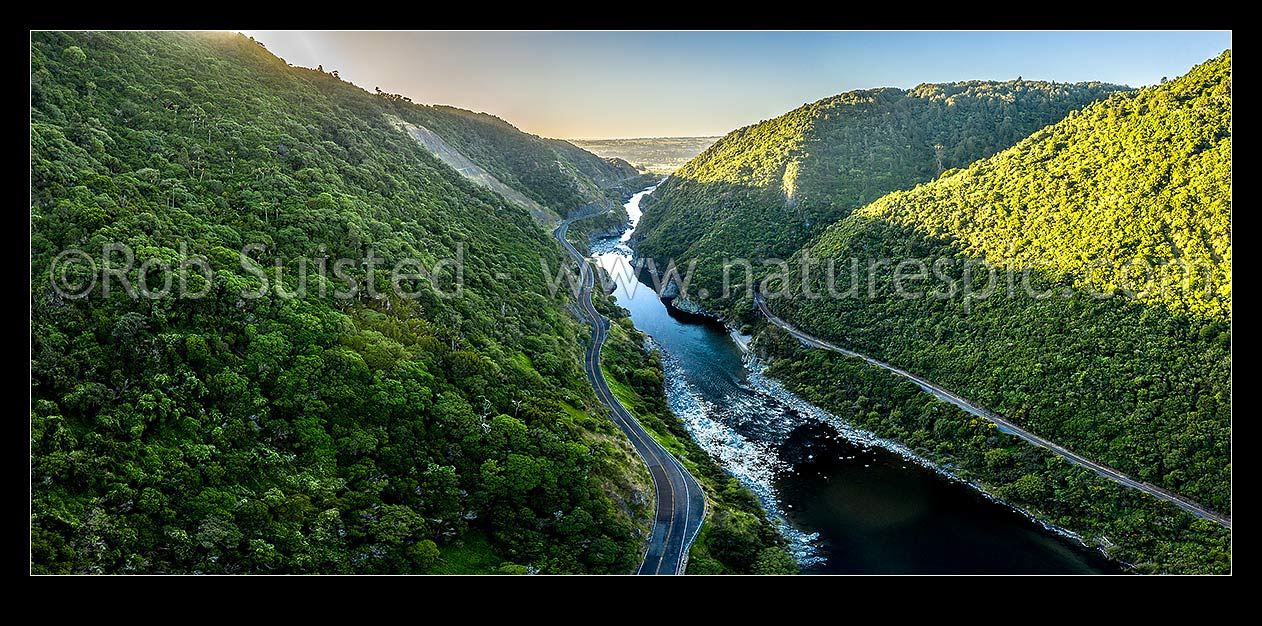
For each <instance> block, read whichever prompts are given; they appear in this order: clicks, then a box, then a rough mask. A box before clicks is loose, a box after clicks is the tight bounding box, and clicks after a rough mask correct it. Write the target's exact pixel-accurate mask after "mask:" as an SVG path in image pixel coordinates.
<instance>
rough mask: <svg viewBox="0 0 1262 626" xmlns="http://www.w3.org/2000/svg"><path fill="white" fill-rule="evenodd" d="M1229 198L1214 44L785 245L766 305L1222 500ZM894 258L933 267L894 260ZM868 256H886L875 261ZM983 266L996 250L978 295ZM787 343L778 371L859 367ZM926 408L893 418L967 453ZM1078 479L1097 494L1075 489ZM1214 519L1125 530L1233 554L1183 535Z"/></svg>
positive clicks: (1227, 95) (1127, 465)
mask: <svg viewBox="0 0 1262 626" xmlns="http://www.w3.org/2000/svg"><path fill="white" fill-rule="evenodd" d="M1230 220H1231V55H1230V52H1225V53H1223V55H1222V56H1220V57H1218V58H1217V59H1213V60H1210V61H1208V62H1206V63H1204V64H1202V65H1200V66H1198V67H1196V68H1194V69H1192V71H1191V72H1189V73H1188V74H1187V75H1186V76H1183V77H1181V78H1179V79H1176V80H1173V81H1170V82H1168V83H1165V84H1162V85H1159V86H1154V87H1150V88H1146V89H1142V90H1139V91H1136V92H1130V93H1119V94H1114V95H1112V96H1110V97H1109V98H1108V99H1107V100H1104V101H1102V102H1099V103H1096V104H1092V105H1090V106H1088V107H1086V108H1084V109H1083V110H1082V111H1079V112H1075V113H1073V114H1071V115H1070V116H1069V117H1068V118H1066V119H1065V120H1064V121H1062V122H1060V123H1057V124H1055V125H1052V126H1050V127H1048V128H1045V129H1043V130H1040V131H1039V132H1037V133H1034V134H1033V135H1032V136H1031V137H1029V138H1027V139H1025V140H1023V141H1021V142H1020V143H1019V144H1018V145H1016V146H1015V147H1013V148H1012V149H1009V150H1006V151H1004V152H1001V153H999V154H997V155H995V156H994V157H992V158H990V159H986V160H983V161H979V162H977V163H974V164H973V165H971V166H969V167H968V168H967V169H964V170H962V171H959V172H955V173H952V174H949V175H947V176H943V177H941V178H940V179H938V180H936V181H933V182H931V183H927V184H924V185H921V186H918V187H916V188H915V189H912V190H910V191H904V192H897V193H893V194H890V195H888V196H885V197H883V198H881V199H880V200H878V201H876V202H874V203H872V204H870V205H868V206H866V207H864V208H862V209H861V210H859V211H857V212H855V213H853V214H852V215H850V216H849V217H847V218H845V219H843V220H841V221H839V222H837V223H836V224H834V225H833V226H831V227H830V228H829V229H828V230H827V232H825V233H824V234H823V236H822V237H820V238H819V239H818V240H816V241H815V242H813V243H812V244H811V245H810V246H808V247H806V248H805V249H804V250H802V251H801V252H799V253H798V255H797V257H796V258H795V259H794V262H793V263H791V264H790V266H791V267H793V268H794V275H793V277H792V278H791V279H790V280H788V281H785V283H784V284H783V285H779V286H777V289H776V290H779V287H785V289H784V294H782V295H781V297H778V298H773V299H772V302H771V306H772V308H773V309H775V310H776V311H777V312H778V313H780V314H782V315H784V316H785V317H786V318H788V319H789V320H790V321H792V322H793V323H794V324H796V325H798V326H800V327H802V328H803V329H805V330H808V331H809V332H811V333H814V334H817V335H819V336H822V337H825V338H828V339H830V340H832V341H834V342H836V343H838V344H839V345H842V346H846V347H849V348H852V349H854V350H857V351H860V352H864V353H867V354H870V355H872V356H875V357H877V358H880V359H883V360H887V361H889V362H891V363H893V364H896V365H898V366H900V367H903V368H906V369H908V370H910V371H912V372H915V373H917V374H920V375H923V376H926V377H928V378H930V379H932V380H934V381H935V382H938V383H940V384H942V385H944V386H946V387H948V388H950V389H953V390H955V391H957V392H959V393H960V394H962V395H964V396H966V397H968V398H970V399H972V400H974V401H977V402H980V403H981V404H983V405H985V406H987V407H989V408H990V409H992V410H994V411H996V412H998V413H1001V414H1003V415H1005V416H1008V417H1010V418H1012V419H1013V420H1015V421H1017V422H1019V423H1020V424H1021V425H1022V426H1024V427H1026V428H1029V429H1030V430H1032V431H1034V432H1036V433H1038V434H1040V435H1043V436H1045V437H1048V438H1050V439H1052V440H1054V441H1056V442H1057V443H1060V444H1062V445H1064V446H1066V447H1068V448H1070V449H1072V450H1074V451H1075V452H1078V453H1080V454H1083V455H1086V456H1088V457H1091V458H1093V459H1095V460H1097V461H1100V462H1103V463H1106V464H1108V465H1111V466H1113V467H1116V468H1118V469H1120V470H1122V471H1124V472H1126V473H1128V474H1130V475H1131V476H1134V477H1136V478H1139V479H1140V480H1143V481H1147V482H1151V483H1153V484H1155V485H1159V486H1161V487H1164V488H1166V489H1169V490H1172V491H1175V492H1177V493H1179V494H1182V495H1184V496H1187V497H1189V498H1192V499H1194V500H1196V501H1198V502H1200V503H1201V504H1203V505H1205V506H1208V507H1210V508H1212V509H1214V510H1217V511H1220V512H1222V513H1228V514H1229V513H1230V511H1231V504H1232V503H1231V458H1230V455H1231V226H1230ZM803 257H807V258H810V259H813V263H814V267H815V271H814V274H813V275H812V276H811V277H810V278H809V279H806V280H803V276H802V275H801V272H800V270H799V269H797V268H799V267H801V266H800V264H799V262H800V261H801V260H802V259H803ZM851 259H857V260H858V261H857V263H858V264H857V265H851V261H850V260H851ZM905 259H920V260H923V261H924V262H925V264H926V265H928V266H931V267H932V268H933V269H932V270H930V271H927V272H923V273H922V272H918V271H917V267H916V266H915V265H911V266H904V267H902V268H901V269H899V268H898V266H897V265H896V264H897V263H898V262H899V261H903V260H905ZM830 260H831V261H833V262H835V267H836V272H835V278H834V280H833V281H832V282H833V284H834V291H835V293H838V294H841V295H840V296H829V295H821V297H813V296H811V295H808V293H807V292H808V291H809V292H813V293H815V294H826V293H827V289H828V285H827V283H828V279H827V277H826V275H827V273H828V272H827V271H821V268H824V267H826V266H827V264H828V263H829V262H830ZM877 260H883V261H884V264H883V265H880V266H877V267H876V268H875V270H870V269H869V268H871V267H873V266H872V265H871V264H870V262H872V261H877ZM934 263H939V265H933V264H934ZM969 264H972V268H971V270H970V273H971V274H972V280H971V282H968V283H966V282H965V281H964V279H963V272H964V268H965V267H966V266H967V265H969ZM987 267H992V268H994V269H995V271H996V272H997V274H996V277H997V285H996V286H995V287H996V289H995V291H994V293H993V294H990V295H989V296H988V297H986V296H984V294H983V293H982V292H984V291H985V290H986V273H987V269H986V268H987ZM855 268H858V271H855ZM1146 268H1151V272H1150V271H1149V270H1148V269H1146ZM939 270H940V271H939ZM896 273H900V274H901V276H902V278H900V279H896V278H895V274H896ZM855 280H857V284H858V289H857V290H855V291H853V292H851V286H852V284H856V283H854V282H852V281H855ZM947 281H953V282H954V285H953V286H952V285H948V284H947ZM803 285H805V287H804V286H803ZM868 285H873V286H875V290H874V291H873V292H872V293H871V294H868V293H867V291H868ZM1026 285H1028V287H1027V286H1026ZM769 286H770V285H769ZM970 289H971V290H972V293H971V294H970V293H969V290H970ZM900 290H901V291H900ZM1009 290H1011V291H1009ZM935 292H936V295H935ZM917 294H919V295H917ZM795 358H796V359H798V361H794V362H791V363H785V364H782V365H779V366H778V367H779V368H780V373H781V375H784V376H786V377H788V378H790V379H792V380H795V381H797V382H798V383H799V384H803V385H807V386H810V387H814V388H816V389H819V390H820V393H826V392H827V387H828V386H829V385H830V384H836V385H850V384H852V383H851V382H846V381H845V380H844V379H839V380H837V381H836V382H835V383H829V382H827V381H824V380H821V379H820V378H819V376H818V373H819V372H820V371H822V369H821V365H820V364H819V363H818V362H815V361H814V360H813V361H811V362H810V363H807V362H805V361H802V360H801V359H805V358H807V357H804V356H800V355H799V356H797V357H795ZM810 358H811V359H816V360H817V357H810ZM812 372H813V373H812ZM808 381H809V382H808ZM885 410H889V408H888V406H887V407H886V409H885ZM919 410H920V409H917V411H919ZM898 412H899V413H900V414H901V413H902V410H900V411H898ZM880 415H882V414H880V413H878V416H880ZM920 415H921V416H922V417H924V416H929V417H928V418H927V419H919V418H917V417H916V414H915V413H913V414H911V415H903V416H902V417H899V416H897V415H893V414H890V416H889V418H888V419H889V420H891V421H892V422H899V421H900V420H901V421H902V423H903V427H904V428H905V429H906V430H903V431H902V432H901V433H899V434H898V435H897V436H899V438H903V439H907V438H912V439H915V438H916V437H921V438H930V439H936V440H938V441H942V442H944V443H943V444H942V445H944V446H946V448H945V450H939V452H948V453H949V452H951V451H952V450H956V451H959V452H960V454H961V455H962V456H966V453H965V452H964V451H963V448H962V447H961V444H962V442H963V441H965V439H964V438H966V437H967V435H966V434H965V433H962V432H961V433H956V434H957V435H958V437H956V436H952V435H951V433H952V432H953V431H952V429H953V428H954V427H953V426H951V425H950V423H949V422H943V423H942V424H941V425H939V424H935V421H934V419H933V418H932V416H930V414H929V413H921V414H920ZM866 418H867V416H866V414H865V419H866ZM878 422H879V423H881V424H883V427H889V426H890V424H889V423H885V421H883V420H878ZM917 429H920V431H917V432H923V433H924V434H923V435H916V432H912V431H916V430H917ZM930 433H932V434H933V435H932V437H930V435H929V434H930ZM987 458H989V456H988V457H987ZM979 465H981V466H983V467H984V465H985V464H979ZM1047 467H1050V466H1043V465H1040V466H1039V469H1038V471H1036V472H1035V474H1037V475H1041V472H1043V471H1047V470H1046V468H1047ZM1053 473H1055V472H1053ZM1037 491H1038V490H1033V492H1037ZM1044 495H1045V496H1047V497H1048V498H1050V497H1051V492H1050V491H1049V492H1046V493H1045V494H1044ZM1060 495H1064V494H1060ZM1092 497H1096V498H1103V496H1100V495H1099V494H1097V495H1096V496H1090V495H1086V494H1084V495H1082V496H1079V498H1080V499H1081V498H1092ZM1027 500H1033V502H1034V503H1035V504H1033V505H1032V506H1035V507H1039V506H1045V505H1046V503H1044V505H1040V504H1038V502H1039V499H1038V498H1028V499H1027ZM1078 504H1079V503H1078V502H1077V501H1075V503H1073V506H1078ZM1112 515H1113V517H1111V518H1110V519H1118V517H1117V516H1129V517H1130V518H1131V521H1132V522H1133V523H1145V524H1155V525H1157V526H1160V525H1162V524H1165V525H1166V531H1162V532H1167V531H1169V530H1170V528H1171V527H1176V526H1179V525H1185V524H1186V522H1185V521H1180V522H1178V523H1177V524H1176V523H1175V521H1173V520H1176V519H1177V518H1178V516H1179V515H1182V514H1181V513H1176V512H1173V511H1165V512H1164V513H1162V515H1164V516H1165V517H1164V518H1160V517H1159V518H1156V519H1154V518H1153V517H1152V516H1144V515H1143V514H1140V513H1138V512H1137V511H1136V510H1134V509H1130V508H1128V507H1117V508H1116V509H1115V512H1114V513H1113V514H1112ZM1145 517H1147V519H1145ZM1163 519H1164V520H1166V521H1164V522H1163V521H1162V520H1163ZM1214 532H1218V531H1214ZM1198 533H1199V534H1198ZM1151 534H1153V535H1154V536H1155V535H1158V534H1161V533H1158V532H1157V531H1155V530H1154V531H1153V532H1152V533H1151ZM1210 534H1212V533H1211V532H1210V531H1209V530H1208V529H1207V528H1206V527H1198V530H1196V531H1195V532H1194V533H1193V535H1192V537H1193V538H1192V539H1189V538H1188V536H1183V537H1182V538H1181V539H1180V541H1183V542H1185V543H1184V545H1176V546H1175V547H1171V546H1170V545H1164V546H1162V547H1161V548H1160V550H1158V549H1157V548H1154V547H1153V546H1152V545H1146V546H1144V547H1142V548H1141V549H1138V550H1135V546H1134V545H1131V546H1127V549H1128V550H1135V551H1134V552H1131V553H1130V554H1131V555H1132V558H1138V557H1143V558H1150V559H1156V560H1162V559H1167V560H1168V559H1169V557H1170V555H1171V554H1174V553H1175V552H1176V551H1187V552H1189V553H1190V552H1195V551H1201V552H1202V554H1201V557H1202V558H1204V557H1206V555H1213V558H1216V559H1220V561H1218V562H1219V563H1220V564H1221V563H1223V562H1225V560H1226V559H1228V558H1229V557H1228V556H1227V553H1226V551H1225V546H1224V544H1223V543H1222V542H1219V543H1218V544H1217V547H1216V548H1214V549H1213V550H1211V551H1209V552H1205V550H1206V547H1205V545H1195V546H1193V545H1188V544H1187V543H1186V542H1189V541H1191V542H1195V541H1200V540H1201V539H1200V538H1203V537H1204V536H1207V535H1210ZM1162 551H1164V552H1162ZM1136 554H1138V557H1136Z"/></svg>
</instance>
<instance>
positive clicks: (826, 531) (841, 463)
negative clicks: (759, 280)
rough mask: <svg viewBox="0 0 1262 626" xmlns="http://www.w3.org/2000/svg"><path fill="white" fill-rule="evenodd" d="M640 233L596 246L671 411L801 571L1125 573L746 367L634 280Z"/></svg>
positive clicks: (710, 330)
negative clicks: (753, 499) (772, 528)
mask: <svg viewBox="0 0 1262 626" xmlns="http://www.w3.org/2000/svg"><path fill="white" fill-rule="evenodd" d="M653 189H654V188H653V187H650V188H648V189H645V190H644V191H641V192H640V193H637V194H635V195H634V196H632V198H631V199H630V201H628V202H627V203H626V209H627V214H628V216H629V217H630V218H631V226H630V227H629V228H628V229H627V230H626V231H625V232H624V233H623V234H622V236H621V237H619V238H610V239H607V240H604V241H601V242H597V244H596V245H594V246H593V248H592V249H593V257H594V258H595V259H596V260H597V262H598V263H599V264H600V266H601V267H603V268H604V269H605V271H606V272H608V273H609V274H610V275H611V276H612V277H613V279H614V283H615V291H614V296H615V297H616V299H617V301H618V304H620V305H621V306H623V307H625V308H626V309H628V310H629V311H630V312H631V319H632V320H633V321H634V322H635V325H636V327H637V328H639V329H640V330H642V331H644V332H646V333H648V334H649V335H650V336H651V338H652V341H653V342H654V343H655V344H656V345H657V347H659V348H660V349H661V351H662V355H663V363H664V366H665V369H666V393H667V396H668V398H669V401H670V406H671V409H672V410H673V411H674V412H675V414H676V415H678V416H679V417H680V418H681V419H682V420H683V421H684V423H685V425H686V426H687V428H688V430H689V432H691V433H692V435H693V437H694V438H696V440H697V441H698V442H699V443H700V444H701V446H702V447H703V448H705V449H706V450H707V451H709V452H710V454H712V455H714V456H715V457H716V458H717V459H718V460H719V461H720V463H721V464H722V465H723V467H724V468H725V469H727V470H728V471H729V472H731V473H732V474H733V475H735V476H736V477H737V478H738V479H740V480H741V482H743V483H744V484H745V485H746V486H748V487H750V488H751V489H753V490H754V492H755V493H757V494H758V496H759V498H760V499H761V500H762V502H763V505H764V506H765V507H766V508H767V509H768V510H769V511H770V512H771V513H772V514H773V516H774V517H775V518H776V519H777V521H778V523H779V524H780V525H781V530H782V532H783V533H784V534H785V536H786V537H788V538H789V540H790V543H791V546H792V548H793V550H794V553H795V555H796V556H797V558H798V560H799V562H801V563H802V564H803V569H804V571H806V572H808V573H826V574H859V573H879V574H904V573H960V574H983V573H988V574H1005V573H1006V574H1011V573H1025V574H1087V573H1116V572H1118V571H1119V570H1118V568H1117V567H1116V566H1115V565H1113V564H1112V563H1110V562H1109V561H1108V560H1106V559H1104V558H1103V557H1102V556H1101V555H1100V554H1099V553H1098V552H1096V551H1094V550H1091V549H1088V548H1086V547H1084V546H1082V545H1081V544H1079V543H1078V542H1076V541H1074V540H1073V539H1071V538H1068V537H1064V536H1061V535H1058V534H1056V533H1054V532H1052V531H1050V530H1047V529H1045V528H1044V527H1042V526H1041V525H1039V524H1038V523H1036V522H1034V521H1032V520H1030V519H1029V518H1027V517H1026V516H1024V515H1022V514H1021V513H1019V512H1017V511H1015V510H1013V509H1011V508H1009V507H1007V506H1005V505H1003V504H1001V503H997V502H994V501H992V500H990V499H988V498H986V497H985V496H984V495H982V494H980V493H979V492H977V491H976V490H974V489H973V488H971V487H969V486H967V485H964V484H962V483H960V482H958V481H955V480H952V479H950V478H948V477H946V476H944V475H942V474H941V473H939V472H937V471H935V470H933V469H932V468H930V467H927V466H925V465H923V464H922V463H921V462H919V460H918V459H916V458H915V457H914V455H911V454H910V453H909V452H908V451H907V450H905V449H903V448H901V447H900V446H898V445H896V444H892V443H890V442H886V441H882V440H879V439H876V438H874V437H873V436H871V435H870V434H867V433H864V432H861V431H856V430H854V429H853V428H850V427H849V426H848V425H847V424H845V423H844V422H842V421H841V420H839V419H837V418H836V417H834V416H832V415H830V414H828V413H827V412H825V411H822V410H820V409H818V408H816V407H814V406H812V405H810V404H808V403H805V402H803V401H802V400H800V399H799V398H797V397H796V396H794V395H793V394H791V393H789V392H788V391H786V390H785V389H784V388H783V387H781V386H780V385H779V384H778V383H777V382H775V381H774V380H771V379H768V378H766V377H764V376H763V375H762V374H761V373H760V372H759V371H758V370H757V367H756V365H751V364H749V363H747V362H746V360H745V358H744V353H743V351H742V349H741V347H740V345H739V344H738V343H737V339H740V338H739V337H733V336H731V335H730V334H729V333H728V331H727V330H726V329H724V328H723V327H722V326H721V325H719V324H716V323H714V322H712V321H708V320H706V319H704V318H696V317H694V316H690V315H688V314H686V313H681V312H678V311H675V310H673V309H668V307H667V306H666V305H664V304H663V303H662V301H661V300H660V299H658V297H657V295H656V293H654V291H653V288H652V287H651V286H649V285H648V284H646V283H645V282H641V281H640V280H637V277H636V276H635V273H634V272H633V270H632V269H631V267H630V262H629V261H630V257H631V251H630V249H629V248H628V247H627V241H628V239H629V238H630V236H631V232H632V229H633V228H634V226H635V222H636V221H637V220H638V218H639V216H640V208H639V205H640V200H641V199H642V198H643V197H644V196H645V195H647V194H649V193H651V192H652V191H653Z"/></svg>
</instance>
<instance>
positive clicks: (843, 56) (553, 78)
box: [244, 31, 1231, 139]
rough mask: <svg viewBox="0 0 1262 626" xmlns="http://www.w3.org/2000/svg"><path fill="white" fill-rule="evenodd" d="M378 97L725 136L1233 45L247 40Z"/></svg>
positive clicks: (734, 37)
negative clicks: (876, 95) (962, 88)
mask: <svg viewBox="0 0 1262 626" xmlns="http://www.w3.org/2000/svg"><path fill="white" fill-rule="evenodd" d="M244 32H245V33H246V34H247V35H250V36H253V37H254V38H255V39H257V40H259V41H261V42H263V44H264V45H266V46H267V48H268V50H270V51H272V53H274V54H276V55H278V56H280V57H281V58H283V59H285V60H286V61H288V62H289V63H291V64H293V65H301V66H305V67H316V66H317V65H323V66H324V69H325V70H326V71H331V70H335V69H336V70H338V72H339V75H340V76H341V77H342V78H343V79H345V80H349V81H351V82H353V83H355V84H356V85H359V86H360V87H363V88H365V89H367V90H369V91H371V90H372V89H373V88H374V87H380V88H381V89H382V90H383V91H387V92H391V93H400V94H403V95H405V96H408V97H409V98H412V100H414V101H416V102H422V103H426V104H449V105H452V106H457V107H460V108H464V109H472V110H474V111H485V112H487V113H492V114H494V115H498V116H499V117H501V118H504V119H505V120H507V121H508V122H510V123H512V124H513V125H515V126H517V127H518V128H521V129H522V130H525V131H527V132H531V133H534V134H538V135H543V136H545V137H562V138H571V139H576V138H617V137H670V136H675V137H678V136H702V135H723V134H726V133H727V132H728V131H731V130H733V129H736V128H739V127H741V126H746V125H748V124H752V123H755V122H758V121H760V120H765V119H769V118H772V117H775V116H777V115H780V114H782V113H785V112H787V111H789V110H791V109H793V108H796V107H798V106H801V105H802V104H804V103H807V102H813V101H815V100H818V99H820V98H824V97H827V96H831V95H834V94H838V93H841V92H844V91H849V90H852V89H865V88H871V87H886V86H890V87H903V88H907V87H913V86H915V85H918V84H920V83H939V82H952V81H957V80H969V79H988V80H1010V79H1015V78H1017V77H1018V76H1021V77H1023V78H1025V79H1027V80H1055V81H1057V82H1076V81H1087V80H1099V81H1104V82H1111V83H1119V84H1127V85H1130V86H1132V87H1139V86H1143V85H1151V84H1154V83H1157V82H1159V81H1160V80H1161V78H1162V77H1163V76H1164V77H1169V78H1174V77H1176V76H1180V75H1182V74H1184V73H1185V72H1187V71H1188V69H1190V68H1191V67H1192V66H1193V65H1196V64H1197V63H1201V62H1203V61H1205V60H1207V59H1210V58H1212V57H1215V56H1217V55H1218V54H1219V53H1221V52H1222V51H1223V50H1226V49H1227V48H1230V47H1231V32H1230V31H1201V32H1100V31H1088V32H823V33H818V32H767V33H758V32H347V31H244Z"/></svg>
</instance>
